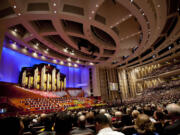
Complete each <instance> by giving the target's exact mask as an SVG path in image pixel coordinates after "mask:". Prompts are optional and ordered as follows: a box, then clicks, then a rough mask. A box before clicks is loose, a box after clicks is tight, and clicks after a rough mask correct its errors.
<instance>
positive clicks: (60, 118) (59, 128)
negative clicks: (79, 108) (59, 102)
mask: <svg viewBox="0 0 180 135" xmlns="http://www.w3.org/2000/svg"><path fill="white" fill-rule="evenodd" d="M71 120H72V119H71V116H70V115H67V114H66V113H65V112H60V113H59V114H57V116H56V120H55V127H54V129H55V131H56V135H71V133H70V131H71V129H72V122H71Z"/></svg>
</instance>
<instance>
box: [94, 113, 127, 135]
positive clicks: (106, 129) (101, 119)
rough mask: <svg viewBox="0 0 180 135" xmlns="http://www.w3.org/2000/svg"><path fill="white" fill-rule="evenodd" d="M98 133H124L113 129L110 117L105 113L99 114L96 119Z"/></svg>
mask: <svg viewBox="0 0 180 135" xmlns="http://www.w3.org/2000/svg"><path fill="white" fill-rule="evenodd" d="M95 122H96V123H95V124H96V130H97V132H98V134H97V135H124V134H123V133H121V132H117V131H113V130H112V129H111V127H110V123H109V120H108V118H107V117H106V116H105V115H104V114H99V115H97V116H96V119H95Z"/></svg>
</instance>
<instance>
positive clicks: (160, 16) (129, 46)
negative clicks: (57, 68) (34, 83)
mask: <svg viewBox="0 0 180 135" xmlns="http://www.w3.org/2000/svg"><path fill="white" fill-rule="evenodd" d="M1 3H2V4H1V5H0V27H1V26H3V27H5V28H7V30H6V40H7V42H9V43H12V42H16V43H17V44H18V48H19V49H17V48H14V49H16V51H20V52H21V53H25V54H26V55H29V56H33V57H37V58H39V59H43V60H47V61H52V60H53V62H55V63H60V64H62V63H63V62H64V63H68V62H72V63H78V64H82V65H89V64H90V65H94V64H95V65H101V66H112V67H120V68H121V67H122V68H124V67H134V66H139V65H143V64H146V63H147V64H148V63H153V62H157V61H158V60H161V59H164V58H166V57H170V56H172V55H179V48H180V47H179V37H180V21H179V19H180V16H179V15H180V10H179V9H180V2H179V0H164V1H152V0H143V1H140V0H98V1H95V0H52V1H50V0H36V1H34V0H26V1H24V0H2V2H1ZM7 47H12V45H11V44H7ZM25 49H26V51H22V50H25ZM166 55H167V56H166ZM165 56H166V57H165Z"/></svg>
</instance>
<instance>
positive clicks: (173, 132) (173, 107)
mask: <svg viewBox="0 0 180 135" xmlns="http://www.w3.org/2000/svg"><path fill="white" fill-rule="evenodd" d="M166 109H167V111H168V116H169V117H170V119H171V120H172V124H171V125H169V126H165V128H164V135H179V134H180V106H179V105H177V104H169V105H167V107H166Z"/></svg>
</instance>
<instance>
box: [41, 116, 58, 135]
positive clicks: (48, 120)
mask: <svg viewBox="0 0 180 135" xmlns="http://www.w3.org/2000/svg"><path fill="white" fill-rule="evenodd" d="M42 123H43V125H44V126H45V129H44V131H43V132H42V133H40V134H39V135H55V132H54V131H52V127H53V124H54V123H53V120H52V117H51V116H50V115H46V117H45V118H44V119H42Z"/></svg>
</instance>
